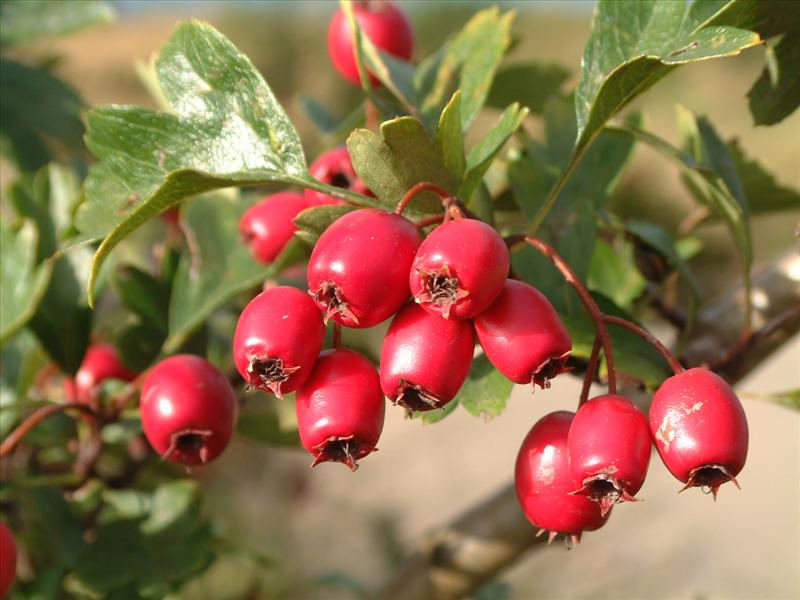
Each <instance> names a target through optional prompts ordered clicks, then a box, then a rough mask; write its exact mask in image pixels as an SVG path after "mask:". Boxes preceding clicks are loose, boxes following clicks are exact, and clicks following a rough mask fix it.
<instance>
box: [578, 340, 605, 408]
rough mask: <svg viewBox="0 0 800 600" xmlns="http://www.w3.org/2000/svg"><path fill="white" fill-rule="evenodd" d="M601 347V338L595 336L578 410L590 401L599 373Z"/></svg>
mask: <svg viewBox="0 0 800 600" xmlns="http://www.w3.org/2000/svg"><path fill="white" fill-rule="evenodd" d="M600 347H601V342H600V336H599V335H595V336H594V343H593V344H592V353H591V354H590V355H589V363H588V364H587V365H586V373H585V374H584V376H583V387H582V388H581V397H580V400H579V401H578V408H580V407H581V406H583V405H584V404H586V401H587V400H588V399H589V390H590V389H591V387H592V380H593V379H594V374H595V371H597V362H598V361H599V360H600Z"/></svg>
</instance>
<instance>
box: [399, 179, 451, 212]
mask: <svg viewBox="0 0 800 600" xmlns="http://www.w3.org/2000/svg"><path fill="white" fill-rule="evenodd" d="M422 192H433V193H434V194H436V195H437V196H439V198H441V199H442V206H444V208H445V210H447V209H448V207H449V206H450V202H451V199H452V196H451V195H450V194H449V193H448V192H447V190H445V189H444V188H443V187H442V186H440V185H437V184H435V183H432V182H430V181H421V182H420V183H417V184H415V185H413V186H411V188H410V189H409V190H408V191H407V192H406V195H405V196H403V197H402V198H401V199H400V202H398V203H397V206H396V207H395V209H394V213H395V214H396V215H401V214H403V211H404V210H405V209H406V206H408V203H409V202H411V200H413V199H414V196H416V195H417V194H421V193H422Z"/></svg>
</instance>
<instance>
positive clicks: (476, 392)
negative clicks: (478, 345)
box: [458, 354, 514, 418]
mask: <svg viewBox="0 0 800 600" xmlns="http://www.w3.org/2000/svg"><path fill="white" fill-rule="evenodd" d="M513 386H514V384H513V383H512V382H511V380H510V379H507V378H506V376H505V375H503V374H502V373H501V372H500V371H498V370H497V369H495V368H494V365H492V363H491V362H489V359H488V358H487V357H486V355H485V354H481V355H480V356H478V357H477V358H476V359H475V360H474V361H472V368H471V369H470V372H469V375H468V376H467V380H466V381H465V382H464V385H463V386H461V390H460V391H459V392H458V401H459V402H460V403H461V406H463V407H464V408H465V409H467V412H469V413H470V414H473V415H476V416H479V417H484V418H492V417H496V416H498V415H499V414H501V413H502V412H503V411H504V410H505V408H506V402H508V397H509V396H510V395H511V388H512V387H513Z"/></svg>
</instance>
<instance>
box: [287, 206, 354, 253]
mask: <svg viewBox="0 0 800 600" xmlns="http://www.w3.org/2000/svg"><path fill="white" fill-rule="evenodd" d="M353 210H355V207H354V206H347V205H345V204H326V205H324V206H313V207H311V208H307V209H305V210H304V211H301V212H300V213H299V214H298V215H297V216H296V217H295V218H294V222H295V225H297V228H298V229H297V231H296V232H295V235H296V236H297V237H299V238H300V239H302V240H303V241H304V242H306V243H307V244H309V245H312V246H313V245H314V244H316V243H317V240H318V239H319V236H321V235H322V232H323V231H325V230H326V229H327V228H328V227H329V226H330V224H331V223H333V222H334V221H335V220H336V219H338V218H339V217H341V216H343V215H346V214H347V213H349V212H352V211H353Z"/></svg>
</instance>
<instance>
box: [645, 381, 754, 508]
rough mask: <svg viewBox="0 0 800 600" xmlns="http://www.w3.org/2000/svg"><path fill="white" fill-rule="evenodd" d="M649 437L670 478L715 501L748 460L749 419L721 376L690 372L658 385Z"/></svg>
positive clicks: (651, 414) (734, 480)
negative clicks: (713, 498)
mask: <svg viewBox="0 0 800 600" xmlns="http://www.w3.org/2000/svg"><path fill="white" fill-rule="evenodd" d="M650 433H651V434H652V436H653V441H654V442H655V445H656V449H657V450H658V453H659V454H660V455H661V459H662V460H663V461H664V464H665V465H666V466H667V468H668V469H669V470H670V472H671V473H672V474H673V475H674V476H675V477H677V478H678V479H679V480H680V481H682V482H684V483H685V484H686V485H685V486H684V488H683V489H687V488H690V487H701V488H703V489H706V490H708V491H710V492H711V493H712V494H713V495H714V497H715V498H716V496H717V490H719V487H720V486H721V485H722V484H723V483H725V482H727V481H732V482H733V483H734V484H735V485H736V487H739V484H738V483H737V481H736V476H737V475H738V474H739V472H740V471H741V470H742V467H744V463H745V459H746V458H747V442H748V430H747V418H746V417H745V414H744V409H743V408H742V403H741V402H739V398H737V397H736V394H735V393H734V392H733V390H732V389H731V387H730V386H729V385H728V384H727V383H726V382H725V380H724V379H722V378H721V377H720V376H719V375H716V374H715V373H712V372H711V371H709V370H707V369H701V368H695V369H689V370H687V371H684V372H682V373H678V374H677V375H673V376H672V377H670V378H669V379H667V380H666V381H665V382H664V383H662V384H661V387H659V388H658V390H657V391H656V393H655V395H654V396H653V402H652V404H651V405H650Z"/></svg>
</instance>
